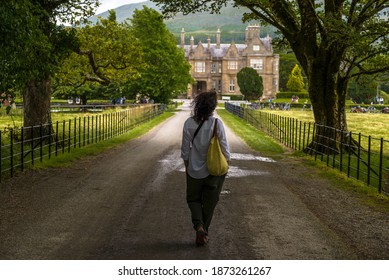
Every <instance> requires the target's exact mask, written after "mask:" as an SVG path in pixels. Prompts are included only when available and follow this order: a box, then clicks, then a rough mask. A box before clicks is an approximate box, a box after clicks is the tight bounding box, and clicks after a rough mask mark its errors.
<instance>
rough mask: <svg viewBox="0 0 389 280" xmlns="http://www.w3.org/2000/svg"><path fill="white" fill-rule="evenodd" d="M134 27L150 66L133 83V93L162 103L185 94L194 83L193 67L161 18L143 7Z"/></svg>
mask: <svg viewBox="0 0 389 280" xmlns="http://www.w3.org/2000/svg"><path fill="white" fill-rule="evenodd" d="M131 26H132V31H133V34H134V36H135V37H136V39H137V40H138V41H139V43H140V45H141V47H142V50H143V54H144V61H145V63H146V64H147V67H145V68H143V69H141V71H140V75H139V77H138V79H137V80H136V81H135V82H133V83H132V88H133V90H134V91H136V92H138V93H139V94H141V95H144V96H146V97H148V98H150V99H153V100H154V101H155V102H161V103H167V102H168V101H169V100H170V99H171V98H172V97H173V96H174V95H178V94H180V93H182V92H185V91H186V90H187V87H188V84H189V83H191V82H192V78H191V76H190V73H189V70H190V64H189V63H188V62H187V61H186V60H185V57H184V53H183V51H182V50H181V49H179V48H178V47H177V42H176V39H175V38H174V36H173V34H171V33H170V32H169V30H168V29H167V28H166V26H165V24H164V22H163V17H162V15H161V14H160V13H158V12H157V11H155V10H153V9H150V8H147V7H146V6H143V9H142V10H135V12H134V14H133V18H132V20H131Z"/></svg>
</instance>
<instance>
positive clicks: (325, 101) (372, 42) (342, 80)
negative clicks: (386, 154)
mask: <svg viewBox="0 0 389 280" xmlns="http://www.w3.org/2000/svg"><path fill="white" fill-rule="evenodd" d="M153 2H157V3H158V5H161V6H162V12H163V14H164V15H165V16H167V17H169V16H172V15H174V14H176V13H177V12H183V13H184V14H188V13H195V12H199V11H211V12H218V11H219V10H220V8H221V7H222V6H224V5H226V3H227V2H228V0H213V1H211V0H203V1H180V0H153ZM233 2H234V5H235V6H237V7H246V8H248V9H249V12H248V13H246V14H245V15H244V18H243V20H245V21H248V20H258V21H260V22H262V23H265V24H270V25H273V26H274V27H276V28H277V29H278V30H279V32H280V34H281V37H280V40H279V42H281V43H286V44H287V46H288V47H290V48H291V49H292V50H293V52H294V53H295V55H296V58H297V60H298V62H299V64H300V65H301V67H302V68H303V70H304V73H305V74H306V75H307V81H308V92H309V96H310V99H311V102H312V106H313V111H314V117H315V122H316V123H317V124H321V125H325V126H330V127H335V128H338V129H341V130H347V122H346V114H345V112H346V108H345V101H346V95H347V86H348V82H349V81H350V79H351V78H353V77H355V76H360V75H365V74H366V75H371V74H376V73H379V72H383V71H387V70H389V63H388V62H389V58H388V56H387V53H388V51H389V22H388V21H387V9H388V7H389V4H388V3H389V0H374V1H373V0H337V1H334V0H322V1H307V0H256V1H252V0H235V1H233Z"/></svg>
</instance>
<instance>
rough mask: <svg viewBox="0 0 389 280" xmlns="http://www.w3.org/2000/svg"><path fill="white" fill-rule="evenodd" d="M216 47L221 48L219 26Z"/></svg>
mask: <svg viewBox="0 0 389 280" xmlns="http://www.w3.org/2000/svg"><path fill="white" fill-rule="evenodd" d="M216 48H217V49H220V28H218V29H217V32H216Z"/></svg>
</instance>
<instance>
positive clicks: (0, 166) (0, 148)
mask: <svg viewBox="0 0 389 280" xmlns="http://www.w3.org/2000/svg"><path fill="white" fill-rule="evenodd" d="M2 151H3V136H2V132H1V131H0V183H1V179H2V174H3V164H2V163H3V153H2Z"/></svg>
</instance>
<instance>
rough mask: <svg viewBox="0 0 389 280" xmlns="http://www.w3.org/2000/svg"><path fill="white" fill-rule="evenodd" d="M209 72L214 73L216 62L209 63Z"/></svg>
mask: <svg viewBox="0 0 389 280" xmlns="http://www.w3.org/2000/svg"><path fill="white" fill-rule="evenodd" d="M211 73H213V74H215V73H216V63H212V64H211Z"/></svg>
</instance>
